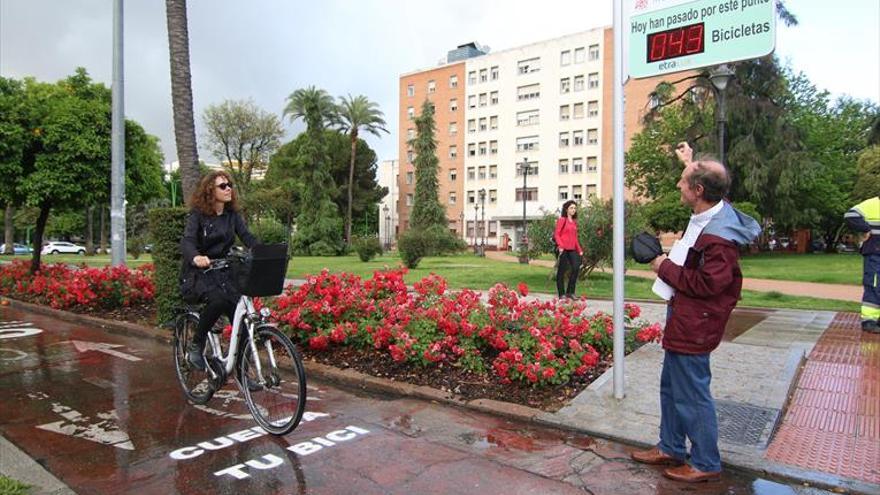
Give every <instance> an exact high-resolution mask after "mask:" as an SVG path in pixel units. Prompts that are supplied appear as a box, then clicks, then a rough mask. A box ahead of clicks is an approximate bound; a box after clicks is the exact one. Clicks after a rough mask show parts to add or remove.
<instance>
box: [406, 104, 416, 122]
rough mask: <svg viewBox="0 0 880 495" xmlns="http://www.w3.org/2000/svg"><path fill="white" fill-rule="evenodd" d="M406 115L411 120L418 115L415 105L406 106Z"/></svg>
mask: <svg viewBox="0 0 880 495" xmlns="http://www.w3.org/2000/svg"><path fill="white" fill-rule="evenodd" d="M406 116H407V118H409V120H412V119H414V118H415V117H416V109H415V108H413V107H406Z"/></svg>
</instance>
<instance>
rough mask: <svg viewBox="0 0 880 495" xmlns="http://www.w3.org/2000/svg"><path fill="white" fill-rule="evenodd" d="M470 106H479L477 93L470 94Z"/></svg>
mask: <svg viewBox="0 0 880 495" xmlns="http://www.w3.org/2000/svg"><path fill="white" fill-rule="evenodd" d="M468 108H477V95H470V96H468Z"/></svg>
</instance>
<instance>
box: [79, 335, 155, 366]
mask: <svg viewBox="0 0 880 495" xmlns="http://www.w3.org/2000/svg"><path fill="white" fill-rule="evenodd" d="M71 342H72V343H73V345H74V347H76V350H77V351H79V352H88V351H98V352H103V353H104V354H110V355H111V356H116V357H118V358H122V359H127V360H129V361H141V358H139V357H137V356H132V355H131V354H126V353H124V352H119V351H114V350H113V348H114V347H124V346H123V345H121V344H107V343H105V342H83V341H82V340H71Z"/></svg>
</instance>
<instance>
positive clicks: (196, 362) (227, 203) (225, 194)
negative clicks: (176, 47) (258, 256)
mask: <svg viewBox="0 0 880 495" xmlns="http://www.w3.org/2000/svg"><path fill="white" fill-rule="evenodd" d="M190 207H191V208H192V209H191V210H190V213H189V215H188V216H187V219H186V228H185V229H184V231H183V239H181V241H180V249H181V252H182V253H183V267H182V285H181V292H182V293H183V295H184V298H185V299H186V300H187V301H189V302H199V303H204V307H203V308H202V311H201V313H200V314H199V325H198V328H197V330H196V333H195V335H194V336H193V340H192V342H191V343H190V344H189V346H188V347H187V360H188V361H189V363H190V364H191V365H192V366H195V367H196V368H198V369H200V370H204V369H206V367H207V363H206V362H205V356H204V351H205V343H206V341H207V339H208V331H209V330H210V329H211V327H213V326H214V324H215V323H216V322H217V320H218V319H219V318H220V316H221V315H222V314H224V313H225V314H226V315H227V316H228V317H229V321H232V320H233V315H234V313H235V305H236V303H237V302H238V299H239V297H240V294H239V293H238V290H237V289H236V288H235V285H234V284H233V283H232V281H231V280H230V277H229V273H228V270H211V271H209V272H203V271H202V269H204V268H208V267H209V266H210V264H211V260H212V259H217V258H223V257H225V256H226V254H227V253H228V252H229V249H230V248H232V245H233V244H234V243H235V236H236V235H237V236H238V238H239V239H241V241H242V242H244V244H245V245H246V246H247V247H252V246H253V245H254V244H256V243H257V239H256V237H254V236H253V234H251V233H250V231H248V229H247V226H246V225H245V223H244V220H243V219H242V218H241V215H239V214H238V207H237V203H236V195H235V191H234V189H233V185H232V180H231V178H230V176H229V174H228V173H226V172H224V171H214V172H211V173H209V174H208V175H206V176H205V177H203V178H202V180H201V182H199V186H198V188H196V190H195V192H194V193H193V195H192V198H191V199H190Z"/></svg>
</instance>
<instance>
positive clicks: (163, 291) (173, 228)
mask: <svg viewBox="0 0 880 495" xmlns="http://www.w3.org/2000/svg"><path fill="white" fill-rule="evenodd" d="M187 211H188V210H187V209H186V208H154V209H152V210H150V213H149V216H150V239H151V240H152V242H153V264H154V265H155V266H156V269H155V270H154V271H153V284H155V286H156V321H158V322H159V324H160V325H161V324H163V323H166V322H169V321H171V319H172V318H173V317H174V308H176V307H179V306H181V305H183V304H184V303H183V300H182V299H181V298H180V287H179V284H180V282H179V277H180V257H181V254H180V239H181V237H183V228H184V226H185V224H186V214H187Z"/></svg>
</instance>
